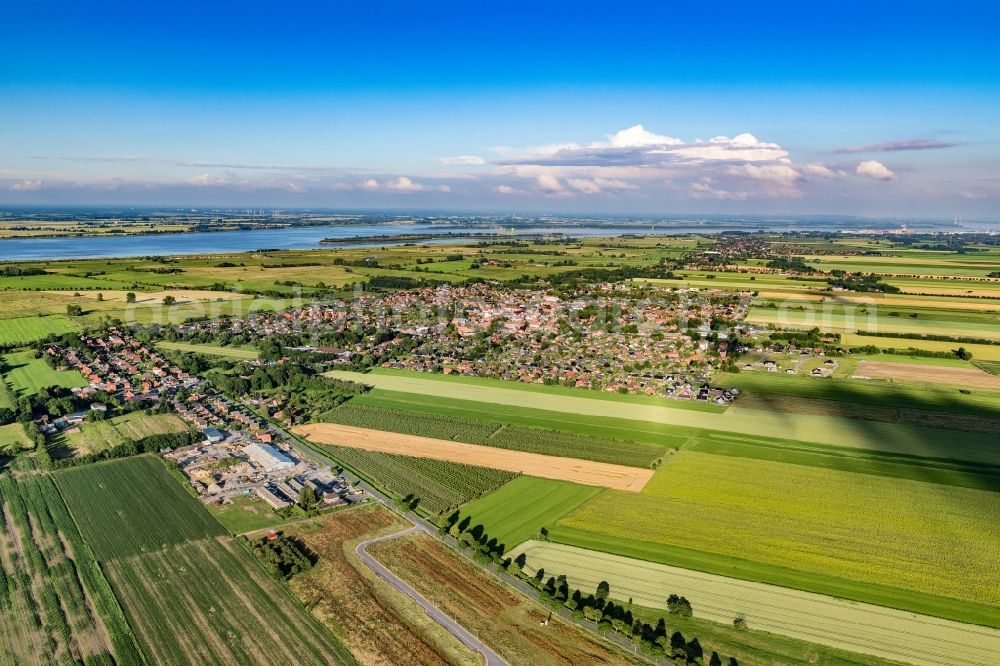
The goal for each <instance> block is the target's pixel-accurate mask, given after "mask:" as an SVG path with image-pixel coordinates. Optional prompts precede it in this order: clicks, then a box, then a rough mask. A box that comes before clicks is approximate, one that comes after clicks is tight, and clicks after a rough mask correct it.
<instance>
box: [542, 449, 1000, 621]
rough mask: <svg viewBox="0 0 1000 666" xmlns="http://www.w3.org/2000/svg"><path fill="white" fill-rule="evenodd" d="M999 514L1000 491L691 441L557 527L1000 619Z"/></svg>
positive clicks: (719, 566)
mask: <svg viewBox="0 0 1000 666" xmlns="http://www.w3.org/2000/svg"><path fill="white" fill-rule="evenodd" d="M996 515H1000V493H993V492H986V491H981V490H973V489H969V488H958V487H954V486H942V485H937V484H933V483H925V482H921V481H911V480H907V479H897V478H888V477H881V476H873V475H868V474H853V473H850V472H842V471H838V470H830V469H822V468H815V467H804V466H800V465H793V464H787V463H783V462H774V461H766V460H754V459H746V458H733V457H728V456H716V455H711V454H705V453H697V452H692V451H682V452H681V453H680V454H678V456H677V457H676V458H674V459H673V460H672V461H671V462H670V463H669V464H667V465H665V466H664V467H662V468H661V469H660V470H659V471H658V472H657V475H656V476H655V477H654V478H653V480H652V481H651V482H650V483H649V485H648V486H647V487H646V489H645V491H644V492H642V493H639V494H635V493H621V492H615V491H606V492H604V493H602V494H600V495H598V496H597V497H595V498H594V499H593V500H591V501H590V502H588V503H586V504H584V505H583V506H581V507H580V508H579V509H577V510H576V511H574V512H573V513H571V514H569V515H568V516H566V517H565V518H563V519H562V520H561V521H560V522H559V525H558V526H557V527H558V528H568V530H569V532H567V533H565V534H563V533H560V532H559V530H555V531H551V533H552V539H553V540H556V541H563V542H567V543H571V544H575V545H580V546H584V547H587V546H588V544H587V543H584V541H586V538H587V534H592V535H594V537H595V541H599V542H603V543H605V544H609V545H610V547H603V548H599V549H600V550H607V551H608V552H615V553H617V554H621V555H636V556H639V557H641V558H643V559H649V560H653V561H660V562H662V563H667V564H672V563H676V564H679V565H680V566H684V567H686V568H699V569H702V570H705V571H712V572H714V573H730V572H729V571H726V569H725V567H724V566H723V565H724V562H725V559H724V558H730V560H731V562H730V565H729V566H731V567H732V566H733V565H734V564H735V562H736V561H737V560H738V561H745V562H749V563H753V562H756V563H759V564H762V565H766V566H765V567H756V568H753V567H751V568H753V569H754V573H753V574H752V575H753V576H754V579H755V580H763V581H765V582H771V583H776V584H779V585H785V584H788V585H790V586H792V587H799V588H800V589H811V590H812V591H817V592H821V593H833V594H836V595H838V596H845V597H848V598H854V599H857V600H859V601H870V602H873V603H879V604H883V605H888V606H893V607H897V608H903V609H907V610H913V611H915V612H921V613H926V614H930V615H936V616H939V617H948V618H951V619H957V620H960V621H972V622H982V623H989V624H995V623H997V622H998V621H1000V612H998V610H997V609H1000V568H998V566H997V562H998V561H1000V560H998V558H1000V526H998V525H997V524H996V521H995V520H993V519H992V517H993V516H996ZM574 531H579V532H580V535H579V536H580V537H581V538H580V539H579V540H574V535H573V532H574ZM762 535H766V537H764V536H762ZM604 537H607V539H605V538H604ZM632 543H634V544H635V547H634V548H633V546H632ZM678 549H680V550H682V551H687V552H688V553H695V552H703V553H705V557H704V558H703V561H704V564H703V565H702V564H697V563H690V562H687V561H684V562H682V561H680V559H679V558H678V557H677V556H678ZM640 551H641V552H640ZM681 554H683V553H681ZM713 563H714V565H713V566H712V567H710V566H709V565H712V564H713ZM734 568H735V567H734ZM769 571H770V575H769V576H768V575H767V574H768V572H769ZM794 571H800V572H803V573H804V574H807V575H806V576H803V577H802V578H803V580H795V578H796V577H795V576H794V575H793V574H792V572H794ZM762 574H763V576H762ZM732 575H735V576H737V577H741V576H745V575H746V571H744V572H743V573H742V574H741V573H733V574H732ZM756 576H762V577H760V578H756ZM764 576H766V577H764ZM804 581H805V582H809V581H812V582H811V583H810V585H805V586H803V582H804ZM824 581H826V582H827V584H829V585H830V588H828V589H817V588H816V586H815V584H816V583H817V582H818V583H820V584H823V583H824ZM831 589H838V591H837V592H830V590H831ZM892 589H895V590H898V595H897V596H896V599H895V601H894V600H893V596H892V594H891V590H892ZM991 616H992V618H993V621H992V622H990V619H989V618H990V617H991Z"/></svg>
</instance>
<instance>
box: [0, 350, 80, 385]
mask: <svg viewBox="0 0 1000 666" xmlns="http://www.w3.org/2000/svg"><path fill="white" fill-rule="evenodd" d="M3 358H4V363H5V364H6V365H7V374H6V376H5V377H4V378H5V379H6V381H7V383H8V384H9V385H10V388H11V389H12V390H14V391H16V392H17V393H24V394H28V395H31V394H34V393H37V392H38V389H41V388H44V387H47V386H62V387H65V388H76V387H82V386H86V385H87V381H86V380H85V379H84V378H83V377H82V376H81V375H80V373H79V372H77V371H76V370H53V369H52V368H50V367H49V366H48V364H47V363H46V362H45V360H44V359H42V358H31V352H26V351H22V352H11V353H8V354H4V357H3Z"/></svg>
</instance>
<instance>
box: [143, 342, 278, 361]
mask: <svg viewBox="0 0 1000 666" xmlns="http://www.w3.org/2000/svg"><path fill="white" fill-rule="evenodd" d="M156 346H157V347H159V348H160V349H166V350H168V351H180V352H185V353H191V354H209V355H211V356H224V357H226V358H231V359H235V360H237V361H252V360H254V359H256V358H257V357H258V356H259V355H260V353H259V352H258V351H257V350H256V349H252V348H250V347H222V346H220V345H212V344H192V343H189V342H168V341H166V340H164V341H162V342H157V343H156Z"/></svg>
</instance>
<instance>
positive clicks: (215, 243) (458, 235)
mask: <svg viewBox="0 0 1000 666" xmlns="http://www.w3.org/2000/svg"><path fill="white" fill-rule="evenodd" d="M727 228H728V227H725V226H714V225H713V226H712V227H711V228H706V227H704V226H684V227H669V228H668V227H662V226H658V227H657V228H656V230H657V232H658V233H688V232H693V231H694V232H697V231H700V232H704V233H709V232H719V231H724V230H726V229H727ZM733 228H735V227H733ZM649 231H650V229H649V227H636V228H635V229H623V228H621V227H617V228H601V227H574V226H552V227H530V228H521V229H519V230H517V231H516V232H511V231H509V230H508V229H503V228H500V227H490V226H477V227H461V226H441V225H429V224H395V225H394V224H379V225H358V226H328V227H326V226H324V227H293V228H291V229H258V230H253V231H215V232H190V233H177V234H155V235H150V236H107V237H95V236H89V237H87V236H84V237H78V238H77V237H74V238H5V239H0V261H29V260H51V259H84V258H93V257H143V256H149V255H175V254H221V253H228V252H249V251H252V250H263V249H283V250H307V249H315V248H319V247H326V248H335V247H366V246H367V247H374V246H382V245H393V244H398V243H404V242H413V241H407V240H406V239H402V240H399V241H391V240H387V239H385V238H377V239H373V240H372V241H369V242H365V240H364V239H365V238H371V237H373V236H377V237H382V236H399V235H404V234H405V235H410V234H428V235H430V234H434V235H442V234H448V237H447V238H440V239H433V240H420V241H416V242H417V243H434V242H437V243H443V242H454V241H459V240H462V235H463V234H484V233H509V234H510V235H511V236H514V237H516V236H518V235H531V234H552V233H559V234H564V235H566V236H571V237H574V238H580V237H587V236H620V235H622V234H626V233H630V234H641V233H649ZM324 238H345V239H354V238H357V239H359V240H358V241H357V242H356V243H355V242H352V243H349V244H344V245H342V246H341V245H336V244H334V245H320V241H321V240H323V239H324ZM466 238H468V236H466Z"/></svg>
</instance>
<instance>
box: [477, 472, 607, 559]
mask: <svg viewBox="0 0 1000 666" xmlns="http://www.w3.org/2000/svg"><path fill="white" fill-rule="evenodd" d="M600 492H601V491H600V489H599V488H594V487H592V486H581V485H577V484H575V483H567V482H565V481H553V480H551V479H539V478H536V477H531V476H522V477H519V478H517V479H515V480H514V481H511V482H510V483H508V484H507V485H506V486H504V487H503V488H501V489H500V490H497V491H496V492H494V493H491V494H489V495H487V496H485V497H483V498H482V499H479V500H476V501H475V502H471V503H469V504H466V505H465V506H463V507H462V509H461V515H462V516H463V517H467V518H469V520H470V524H471V525H473V526H475V525H482V526H483V527H485V528H486V531H487V532H488V533H489V535H490V536H491V537H495V538H496V539H497V540H498V541H499V542H500V543H503V544H505V545H506V546H507V548H508V550H509V549H511V548H513V547H514V546H516V545H517V544H519V543H522V542H524V541H527V540H528V539H536V538H538V534H539V530H541V528H543V527H545V528H551V527H552V526H554V525H555V524H556V523H557V522H558V521H559V519H560V518H562V517H563V516H565V515H566V514H568V513H569V512H571V511H573V510H574V509H576V508H577V507H579V506H580V505H582V504H583V503H585V502H587V501H588V500H590V499H593V498H594V497H596V496H597V495H598V494H599V493H600Z"/></svg>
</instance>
